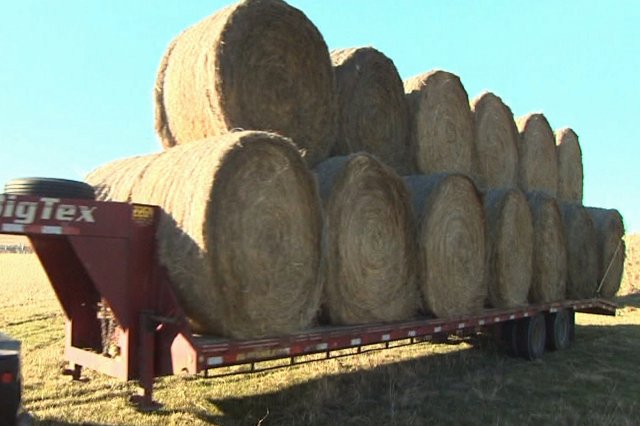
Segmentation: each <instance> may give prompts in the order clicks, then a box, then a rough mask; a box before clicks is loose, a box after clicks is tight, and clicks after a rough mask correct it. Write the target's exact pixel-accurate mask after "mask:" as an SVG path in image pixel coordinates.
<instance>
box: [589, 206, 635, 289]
mask: <svg viewBox="0 0 640 426" xmlns="http://www.w3.org/2000/svg"><path fill="white" fill-rule="evenodd" d="M587 211H588V212H589V215H590V216H591V220H592V221H593V225H594V226H595V230H596V236H597V240H598V264H599V274H598V286H599V287H600V295H602V296H603V297H606V298H612V297H613V296H615V295H616V293H617V292H618V290H619V289H620V283H621V281H622V271H623V270H624V261H625V258H626V246H625V242H624V238H623V237H624V222H623V221H622V215H620V212H619V211H618V210H614V209H611V210H609V209H599V208H594V207H589V208H587Z"/></svg>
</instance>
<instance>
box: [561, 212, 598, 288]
mask: <svg viewBox="0 0 640 426" xmlns="http://www.w3.org/2000/svg"><path fill="white" fill-rule="evenodd" d="M559 205H560V212H561V213H562V224H563V227H564V234H565V240H566V241H567V265H568V270H569V274H568V277H567V297H568V298H570V299H584V298H590V297H593V296H594V295H595V294H596V290H597V288H598V283H597V282H598V270H599V267H598V246H597V242H598V238H597V235H596V231H595V227H594V225H593V220H592V219H591V216H590V215H589V212H588V211H587V209H586V208H584V207H583V206H581V205H580V204H575V203H560V204H559Z"/></svg>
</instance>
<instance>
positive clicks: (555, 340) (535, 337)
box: [502, 309, 575, 360]
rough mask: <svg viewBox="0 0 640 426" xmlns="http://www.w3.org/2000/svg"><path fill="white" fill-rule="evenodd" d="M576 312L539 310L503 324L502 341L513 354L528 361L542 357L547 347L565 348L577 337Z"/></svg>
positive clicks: (553, 348) (554, 348)
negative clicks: (535, 313) (544, 312)
mask: <svg viewBox="0 0 640 426" xmlns="http://www.w3.org/2000/svg"><path fill="white" fill-rule="evenodd" d="M574 330H575V314H574V312H573V311H572V310H569V309H561V310H558V311H556V312H553V313H546V314H543V313H539V314H537V315H534V316H531V317H526V318H522V319H519V320H513V321H507V322H506V323H504V324H503V326H502V336H503V340H504V342H505V344H506V346H507V351H508V352H509V354H510V355H511V356H519V357H522V358H525V359H528V360H536V359H538V358H540V357H542V354H543V353H544V351H545V349H549V350H554V351H555V350H563V349H566V348H568V347H569V346H570V345H571V342H572V341H573V338H574Z"/></svg>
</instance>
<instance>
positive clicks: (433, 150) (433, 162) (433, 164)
mask: <svg viewBox="0 0 640 426" xmlns="http://www.w3.org/2000/svg"><path fill="white" fill-rule="evenodd" d="M404 91H405V93H406V97H407V100H408V103H409V118H410V120H409V121H410V125H409V133H410V139H409V140H410V144H411V146H412V148H411V150H412V155H413V156H414V157H415V163H416V164H415V165H416V167H417V170H418V172H419V173H422V174H431V173H440V172H459V173H463V174H466V175H471V173H472V171H473V117H472V116H471V109H470V107H469V96H468V95H467V92H466V91H465V90H464V87H463V86H462V83H461V82H460V78H459V77H458V76H456V75H454V74H451V73H449V72H446V71H439V70H436V71H431V72H429V73H426V74H421V75H418V76H416V77H413V78H411V79H409V80H407V81H405V82H404Z"/></svg>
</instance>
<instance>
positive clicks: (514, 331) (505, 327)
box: [501, 321, 520, 357]
mask: <svg viewBox="0 0 640 426" xmlns="http://www.w3.org/2000/svg"><path fill="white" fill-rule="evenodd" d="M501 333H502V334H501V335H502V342H503V343H504V345H505V347H506V349H507V354H508V355H509V356H512V357H517V356H520V355H519V351H518V338H517V337H518V327H517V322H516V321H506V322H503V323H502V332H501Z"/></svg>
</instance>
